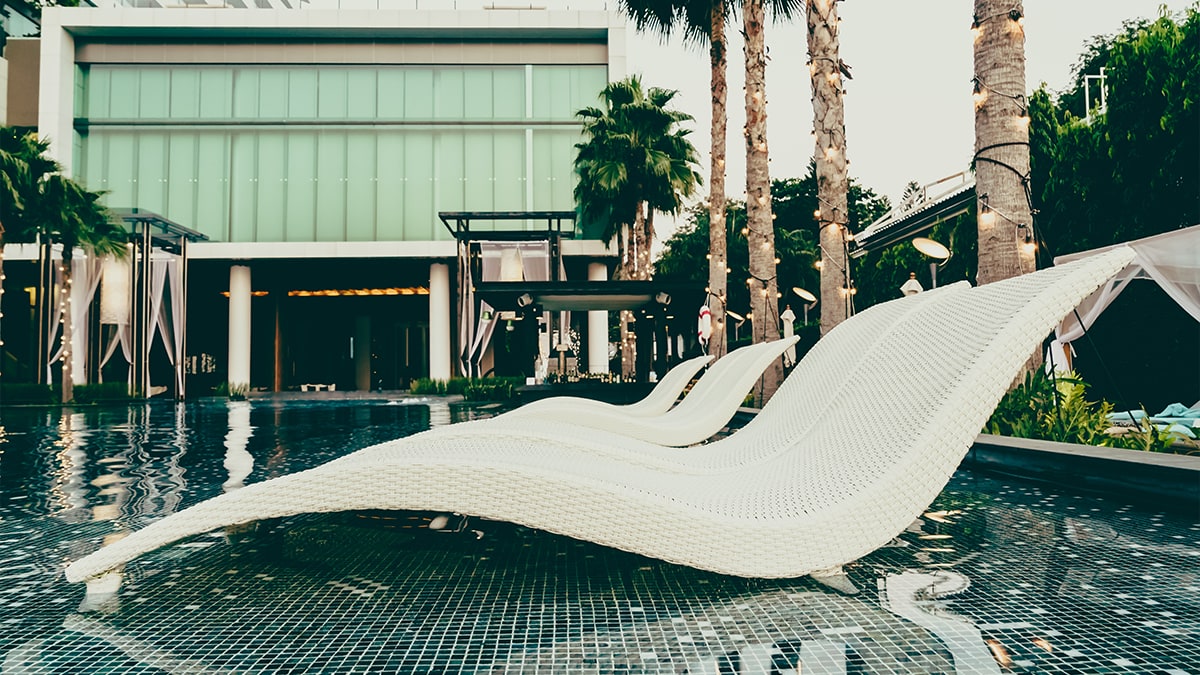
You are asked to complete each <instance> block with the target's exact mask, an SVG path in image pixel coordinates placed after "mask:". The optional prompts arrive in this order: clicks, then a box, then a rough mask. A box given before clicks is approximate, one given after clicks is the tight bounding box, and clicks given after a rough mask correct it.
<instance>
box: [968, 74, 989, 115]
mask: <svg viewBox="0 0 1200 675" xmlns="http://www.w3.org/2000/svg"><path fill="white" fill-rule="evenodd" d="M974 82H975V87H974V91H972V92H971V100H972V101H974V102H975V107H976V108H982V107H983V104H984V103H986V102H987V96H988V95H987V89H984V88H983V85H982V84H980V83H979V78H975V80H974Z"/></svg>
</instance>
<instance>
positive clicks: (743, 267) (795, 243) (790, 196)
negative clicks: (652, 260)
mask: <svg viewBox="0 0 1200 675" xmlns="http://www.w3.org/2000/svg"><path fill="white" fill-rule="evenodd" d="M771 196H772V203H771V210H772V212H773V213H774V214H775V216H776V220H775V234H776V236H775V246H776V248H775V250H776V257H777V258H778V260H779V262H778V263H776V270H777V274H778V277H779V288H780V290H781V291H782V295H783V297H782V298H780V299H779V306H781V307H782V306H786V305H792V306H793V312H794V313H795V314H796V315H797V316H798V317H799V316H803V312H802V311H801V310H800V303H801V302H802V301H801V300H800V299H799V298H798V297H796V296H795V295H794V294H793V293H792V290H791V289H792V288H793V287H799V288H804V289H806V290H809V291H813V290H814V289H816V288H817V287H818V283H819V281H820V279H819V277H820V272H819V271H818V270H817V268H816V267H815V264H814V263H816V261H817V259H818V257H817V244H816V234H815V228H814V227H813V226H812V220H813V211H814V210H816V208H817V204H818V203H819V201H818V199H817V178H816V174H815V172H814V170H813V167H811V166H810V167H809V173H808V175H806V176H805V177H803V178H786V179H782V180H776V181H773V183H772V186H771ZM849 204H850V221H851V226H852V227H854V228H858V229H861V228H862V227H863V226H865V225H866V224H867V223H869V222H871V221H872V220H875V219H876V218H878V217H879V216H880V215H882V214H883V213H884V212H886V211H887V209H888V202H887V199H885V198H883V197H880V196H878V195H876V194H875V193H874V192H873V191H872V190H869V189H867V188H864V187H862V186H860V185H859V184H858V183H857V182H856V181H854V180H851V181H850V199H849ZM727 209H728V213H729V217H728V219H727V222H728V230H727V232H726V234H727V235H728V241H729V252H728V255H729V270H730V272H729V278H730V279H731V280H732V281H731V283H730V284H729V308H730V309H731V310H732V311H734V312H736V313H738V314H739V315H742V316H745V314H746V312H747V310H748V309H749V307H750V291H749V285H748V284H747V280H749V279H750V276H749V247H748V245H747V236H746V235H747V228H746V205H745V203H744V202H741V201H729V202H728V203H727ZM708 237H709V220H708V210H707V207H705V206H703V205H701V206H697V207H695V208H693V209H692V210H691V211H690V212H689V213H688V222H687V223H686V224H685V225H683V226H682V227H680V228H679V230H678V231H677V232H676V233H675V234H674V235H672V237H671V238H670V239H668V240H667V242H666V247H665V249H664V251H663V254H662V255H661V256H660V257H659V259H658V261H657V264H656V270H657V271H656V277H657V278H660V279H668V280H671V281H681V282H688V283H692V284H696V285H700V284H703V283H705V281H706V279H707V276H706V274H705V272H706V267H707V266H706V265H705V262H706V260H705V258H706V256H707V255H708V241H709V238H708ZM809 321H810V324H812V325H816V323H817V314H816V313H810V315H809ZM724 328H725V329H726V330H727V331H728V330H729V327H728V324H726V325H725V326H724ZM738 335H739V338H740V339H741V340H742V341H743V342H748V341H749V335H748V334H747V333H738ZM729 336H730V337H731V338H732V336H733V333H732V332H730V333H729ZM805 342H806V343H807V344H802V345H801V349H807V347H810V346H812V345H811V342H812V341H811V340H806V341H805Z"/></svg>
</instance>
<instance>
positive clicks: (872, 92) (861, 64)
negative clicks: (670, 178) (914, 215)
mask: <svg viewBox="0 0 1200 675" xmlns="http://www.w3.org/2000/svg"><path fill="white" fill-rule="evenodd" d="M1164 3H1165V4H1166V5H1167V7H1168V8H1169V9H1170V10H1171V11H1172V12H1173V13H1174V12H1179V11H1180V10H1182V9H1183V8H1184V7H1186V6H1188V5H1189V4H1190V2H1187V1H1183V0H1025V14H1026V18H1025V35H1026V44H1025V54H1026V60H1027V61H1026V82H1027V84H1028V86H1029V89H1030V90H1031V91H1032V90H1033V89H1035V88H1036V87H1037V86H1038V84H1040V83H1041V82H1046V83H1047V84H1048V85H1049V86H1050V88H1051V89H1052V90H1060V89H1064V88H1065V87H1066V86H1067V85H1068V84H1069V82H1070V81H1071V68H1072V66H1073V65H1074V64H1075V63H1076V61H1077V60H1078V58H1079V55H1080V54H1081V53H1082V52H1083V48H1084V44H1085V43H1087V42H1088V41H1089V40H1090V39H1091V37H1092V36H1095V35H1111V34H1113V33H1116V32H1117V31H1119V30H1120V28H1121V24H1122V22H1123V21H1125V20H1126V19H1132V18H1137V17H1151V18H1153V17H1156V16H1157V15H1158V8H1159V6H1160V5H1161V4H1164ZM971 11H972V3H971V2H967V1H966V0H919V1H918V0H906V1H903V2H901V1H897V0H851V1H849V2H841V3H839V4H838V12H839V16H840V17H841V18H842V24H841V28H842V32H841V57H842V60H843V61H845V62H846V63H847V64H849V65H850V67H851V68H852V71H853V76H854V77H853V79H852V80H849V81H848V82H847V94H846V98H845V105H846V142H847V146H848V147H847V152H848V156H849V158H850V175H851V176H852V177H853V178H855V179H857V180H858V181H859V182H860V183H861V184H862V185H864V186H866V187H868V188H871V189H873V190H875V191H876V192H877V193H879V194H882V195H885V196H888V197H889V198H891V199H892V201H893V203H895V202H896V201H898V199H899V196H900V194H901V193H902V192H903V190H904V186H905V184H906V183H908V181H910V180H915V181H917V182H919V183H922V184H924V183H929V182H933V181H935V180H938V179H940V178H943V177H945V176H947V175H950V174H954V173H957V172H959V171H963V170H966V169H967V168H968V167H969V163H970V159H971V153H972V148H973V147H974V112H973V108H972V103H971V77H972V73H971V70H972V59H973V56H972V44H971V33H970V24H971ZM730 28H731V30H730V31H729V35H730V48H729V56H730V59H729V100H730V105H729V148H728V161H727V169H728V173H727V177H726V189H727V191H728V193H729V195H730V196H741V195H744V194H745V147H744V145H743V143H742V135H741V129H742V126H743V124H744V121H745V114H744V106H745V103H744V100H745V99H744V93H743V89H742V84H743V82H744V63H743V60H742V41H741V36H740V34H739V30H738V27H737V26H730ZM630 33H631V36H630V38H629V63H628V71H629V73H640V74H641V75H642V78H643V85H645V86H658V87H665V88H673V89H678V90H679V92H680V93H679V95H678V96H677V97H676V99H675V101H676V103H677V108H678V109H680V110H683V111H684V112H687V113H689V114H691V115H692V116H694V117H695V118H696V121H695V130H694V131H693V143H695V145H696V148H697V149H698V150H699V151H700V154H701V155H702V160H701V165H702V167H703V173H705V174H706V175H707V172H708V166H709V159H708V154H709V140H708V136H709V134H708V129H709V124H710V121H709V120H710V117H711V116H710V105H711V104H710V99H709V88H710V87H709V60H708V52H707V49H706V48H697V47H690V46H685V45H683V44H682V43H681V42H680V41H678V40H673V41H672V42H671V43H667V44H663V43H662V42H661V40H660V38H658V37H657V36H653V35H639V34H635V33H633V31H632V29H631V31H630ZM766 39H767V45H768V49H769V58H770V60H769V61H768V64H767V101H768V107H767V130H768V143H769V151H770V155H771V176H772V178H787V177H798V176H802V175H803V174H804V172H805V170H806V168H807V166H808V161H809V158H810V157H811V155H812V151H813V145H812V140H811V136H810V135H809V133H810V130H811V128H812V104H811V101H810V94H809V81H808V77H809V76H808V69H807V67H806V65H805V64H806V62H807V38H806V36H805V28H804V25H803V20H802V19H801V21H799V22H795V23H792V24H786V25H772V24H768V26H767V38H766ZM706 185H707V182H706ZM703 191H704V193H705V194H707V187H705V188H704V189H703ZM663 224H664V225H665V224H666V223H663ZM662 230H669V228H667V227H662V228H661V230H660V236H663V237H665V236H667V235H669V231H667V232H662Z"/></svg>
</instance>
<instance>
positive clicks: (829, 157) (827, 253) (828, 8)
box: [808, 0, 854, 335]
mask: <svg viewBox="0 0 1200 675" xmlns="http://www.w3.org/2000/svg"><path fill="white" fill-rule="evenodd" d="M839 52H840V47H839V44H838V17H837V3H836V2H834V1H833V0H810V2H809V3H808V57H809V65H808V70H809V74H810V77H811V79H812V92H813V98H812V104H813V137H814V139H815V141H816V147H815V149H814V153H813V154H814V160H815V162H816V171H817V200H818V204H819V208H818V209H817V211H816V214H815V216H816V220H817V225H818V230H819V236H818V240H819V241H820V245H821V334H822V335H824V334H826V333H828V332H829V331H831V330H833V329H834V327H836V326H837V325H838V324H839V323H841V322H842V321H845V320H846V318H847V317H848V316H850V314H851V313H852V312H853V308H854V305H853V295H852V294H853V291H854V286H853V283H852V281H851V279H850V273H849V270H850V268H849V258H848V256H847V255H846V254H847V252H848V242H849V236H850V231H849V223H850V221H849V216H848V214H849V208H850V206H849V189H850V183H849V176H848V172H847V170H846V163H847V160H846V122H845V110H844V107H843V105H842V94H843V92H844V90H843V84H842V78H843V76H845V77H849V69H848V68H847V66H846V65H845V64H844V63H843V62H842V60H841V57H840V54H839Z"/></svg>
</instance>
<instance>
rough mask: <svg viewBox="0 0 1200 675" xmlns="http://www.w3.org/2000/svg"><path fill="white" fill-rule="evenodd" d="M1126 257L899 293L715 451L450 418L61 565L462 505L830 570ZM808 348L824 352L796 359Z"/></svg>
mask: <svg viewBox="0 0 1200 675" xmlns="http://www.w3.org/2000/svg"><path fill="white" fill-rule="evenodd" d="M1131 258H1132V252H1131V251H1129V250H1128V249H1118V250H1115V251H1112V252H1109V253H1106V254H1102V255H1098V256H1093V257H1090V258H1087V259H1084V260H1080V261H1077V262H1075V263H1072V264H1069V265H1066V266H1063V267H1056V268H1051V269H1048V270H1043V271H1041V272H1037V273H1034V274H1028V275H1024V276H1021V277H1017V278H1014V279H1008V280H1005V281H1001V282H997V283H994V284H989V285H987V286H983V287H980V288H974V289H968V290H962V291H958V292H946V293H939V294H937V295H936V296H932V294H931V296H932V297H930V298H928V299H926V300H925V301H922V302H919V303H909V304H907V305H900V303H903V302H904V301H898V303H897V306H903V307H904V308H905V311H902V312H899V313H898V314H899V316H896V317H895V319H894V320H893V321H892V322H891V323H890V325H888V326H887V327H886V334H884V335H880V336H878V337H877V338H876V339H875V341H874V344H873V345H872V347H871V348H870V349H868V350H867V351H866V352H864V353H862V354H861V356H860V359H859V362H858V364H857V365H856V367H855V368H854V369H852V371H851V372H840V371H837V370H834V371H832V372H830V371H827V370H826V369H825V368H824V366H822V364H820V363H819V362H818V363H814V364H812V365H810V366H809V367H808V368H807V373H808V375H809V376H811V377H812V378H813V382H812V383H807V382H805V383H802V384H804V385H805V386H804V391H805V392H806V393H805V396H808V397H810V398H811V397H814V396H819V391H820V384H822V383H830V382H835V383H836V384H837V386H836V387H832V388H829V389H826V391H828V392H831V393H829V394H828V400H825V401H822V402H821V403H822V404H823V413H822V414H821V415H820V416H819V417H818V418H817V419H797V418H796V417H793V416H791V415H789V414H787V413H788V411H787V410H783V409H780V408H778V407H777V406H774V402H773V403H772V405H770V406H768V407H767V408H766V409H764V410H763V412H762V414H761V415H760V418H761V417H764V416H768V413H770V415H769V420H762V421H761V422H760V423H759V427H760V428H761V429H762V431H757V432H755V433H754V434H751V436H750V437H749V438H746V437H745V433H746V431H749V429H747V430H743V431H742V432H739V433H737V434H734V435H733V436H732V437H730V439H728V440H727V441H724V442H722V443H720V444H717V443H714V444H712V445H711V446H702V447H705V448H707V447H713V446H718V445H720V447H721V448H724V449H725V450H727V451H728V452H729V453H732V459H733V461H726V462H722V463H721V464H720V465H703V464H701V465H692V464H686V463H679V464H671V463H661V462H660V459H658V458H649V461H638V460H637V458H638V457H639V454H638V453H636V452H625V451H623V450H614V449H612V448H610V447H609V446H610V445H617V446H626V445H630V444H632V445H635V446H639V445H640V450H649V449H655V450H656V451H657V452H660V453H661V452H664V451H668V450H669V451H670V452H671V453H674V454H675V455H680V454H688V453H689V452H690V451H681V450H676V449H667V448H660V447H658V446H654V445H653V444H648V443H642V444H638V443H637V442H636V441H632V440H630V439H628V438H623V437H620V436H618V435H615V434H603V433H602V432H599V431H598V430H591V429H589V430H587V433H586V434H580V433H575V434H574V435H571V436H568V437H555V436H554V435H553V434H552V433H550V434H548V433H539V431H540V430H518V429H512V430H507V431H505V432H504V433H502V434H501V433H486V434H485V433H479V431H478V429H470V430H464V432H462V433H458V434H456V433H453V432H452V431H451V430H450V429H446V430H444V431H443V432H442V433H437V434H432V433H430V434H421V435H418V436H415V437H411V438H409V439H400V440H398V441H393V442H389V443H385V444H382V445H379V446H374V447H371V448H367V449H365V450H362V451H359V452H356V453H354V454H352V455H349V456H347V457H344V458H341V459H339V460H335V461H333V462H330V463H328V464H325V465H323V466H320V467H317V468H314V469H310V470H308V471H303V472H300V473H296V474H292V475H289V476H283V477H280V478H276V479H272V480H268V481H264V482H262V483H257V484H252V485H249V486H246V487H245V488H242V489H241V490H238V491H236V492H231V493H227V494H224V495H221V496H219V497H215V498H213V499H210V500H208V501H205V502H202V503H200V504H197V505H195V506H193V507H191V508H189V509H186V510H184V511H181V512H179V513H177V514H174V515H171V516H168V517H167V518H164V519H162V520H160V521H157V522H155V523H153V524H151V525H149V526H147V527H146V528H143V529H142V530H139V531H137V532H134V533H132V534H130V535H129V536H127V537H125V538H123V539H120V540H118V541H116V542H114V543H112V544H110V545H109V546H106V547H104V548H102V549H100V550H99V551H96V552H95V553H92V554H91V555H88V556H86V557H84V558H82V559H80V560H78V561H76V562H75V563H73V564H71V565H70V566H69V567H68V568H67V570H66V574H67V579H68V580H70V581H81V580H85V579H90V578H95V577H99V576H101V575H103V574H104V573H106V572H108V571H110V570H113V569H114V568H116V567H118V566H120V565H122V564H123V563H126V562H128V561H130V560H132V559H134V558H136V557H137V556H139V555H141V554H143V553H145V552H148V551H152V550H154V549H157V548H159V547H162V546H164V545H167V544H169V543H171V542H174V541H177V540H179V539H182V538H184V537H189V536H192V535H197V534H201V533H204V532H208V531H211V530H214V529H217V528H220V527H224V526H229V525H236V524H240V523H247V522H252V521H257V520H262V519H266V518H278V517H283V516H290V515H295V514H301V513H309V512H330V511H345V510H358V509H403V510H409V509H411V510H439V511H455V512H461V513H465V514H469V515H475V516H479V517H483V518H492V519H498V520H506V521H511V522H515V523H520V524H524V525H527V526H530V527H535V528H539V529H543V530H547V531H551V532H556V533H559V534H563V535H567V536H571V537H576V538H579V539H585V540H588V541H593V542H596V543H599V544H603V545H608V546H613V547H616V548H620V549H624V550H628V551H633V552H635V553H640V554H643V555H647V556H651V557H655V558H659V559H662V560H667V561H671V562H676V563H680V564H684V565H690V566H692V567H697V568H701V569H707V570H712V571H715V572H720V573H725V574H734V575H741V576H751V577H794V576H801V575H804V574H825V573H828V571H829V570H831V569H836V568H838V567H839V566H841V565H843V564H845V563H847V562H850V561H853V560H856V559H858V558H859V557H861V556H863V555H865V554H867V553H869V552H871V551H872V550H874V549H876V548H878V547H879V546H882V545H883V544H885V543H887V542H888V541H889V540H891V539H892V538H893V537H894V536H895V535H896V534H897V533H899V532H901V531H902V530H903V529H904V528H905V527H906V526H907V525H908V524H910V523H911V522H912V521H913V519H914V518H915V517H917V516H918V515H920V513H921V512H922V511H923V509H925V508H926V507H927V506H928V505H929V504H930V503H931V502H932V501H933V499H934V498H935V497H936V496H937V495H938V493H939V492H940V491H941V489H942V488H943V487H944V486H945V484H946V481H947V480H948V479H949V477H950V475H951V474H952V473H953V472H954V470H955V468H956V467H957V466H958V464H959V462H960V460H961V459H962V457H963V455H964V454H965V453H966V451H967V450H968V448H970V446H971V443H972V442H973V440H974V438H975V436H976V435H977V434H978V432H979V429H980V428H982V426H983V424H984V422H985V421H986V420H987V418H988V416H989V415H990V414H991V412H992V410H993V409H994V407H995V405H996V403H997V402H998V401H999V400H1000V397H1001V396H1002V395H1003V394H1004V392H1005V390H1006V389H1007V387H1008V385H1009V384H1010V383H1011V382H1012V380H1013V378H1014V376H1015V375H1016V374H1017V373H1018V372H1019V371H1020V369H1021V367H1022V365H1023V364H1024V363H1025V361H1026V359H1027V358H1028V356H1029V355H1030V354H1031V353H1033V351H1034V350H1035V349H1036V348H1037V347H1038V345H1039V344H1040V342H1041V340H1042V338H1043V337H1044V336H1045V335H1046V334H1047V333H1049V331H1050V329H1051V328H1052V327H1053V326H1054V325H1055V324H1056V323H1057V322H1058V320H1059V319H1061V318H1062V317H1063V316H1064V315H1065V314H1066V313H1067V312H1069V311H1070V310H1071V309H1072V308H1073V307H1074V306H1075V305H1076V304H1077V303H1078V302H1079V301H1080V300H1081V299H1082V298H1083V297H1085V296H1086V295H1087V294H1089V293H1090V292H1091V291H1093V290H1094V289H1095V288H1096V287H1098V286H1099V285H1100V284H1101V283H1103V282H1104V281H1105V280H1107V279H1108V278H1109V277H1110V276H1112V275H1113V274H1115V273H1116V272H1117V271H1119V270H1120V269H1122V268H1123V267H1124V266H1125V265H1126V264H1127V263H1128V262H1129V260H1130V259H1131ZM910 308H911V309H910ZM883 313H884V314H886V313H887V312H883ZM864 314H866V313H864ZM875 314H881V313H878V312H877V313H873V314H872V316H874V315H875ZM830 337H832V335H830V336H827V339H828V338H830ZM814 352H817V350H814ZM814 358H819V353H811V354H810V355H809V356H808V357H806V358H805V361H810V360H812V359H814ZM840 365H841V364H838V366H840ZM796 374H797V373H793V375H792V378H794V377H795V376H796ZM790 380H791V378H789V382H788V383H785V387H786V385H787V384H790ZM813 387H816V389H813ZM782 391H783V390H782V389H781V392H782ZM814 392H818V393H814ZM776 398H777V399H778V395H777V397H776ZM813 407H814V408H816V407H820V406H819V405H818V406H813ZM773 411H775V412H773ZM556 428H557V427H556ZM575 429H576V430H577V432H578V428H577V427H576V428H575ZM760 434H761V435H766V434H770V435H771V436H773V437H776V438H778V439H781V442H780V444H779V447H782V448H784V449H782V450H779V451H776V452H775V453H774V454H771V455H769V456H758V457H755V458H754V459H753V460H752V461H745V462H739V461H736V458H737V456H738V455H742V454H745V455H754V453H755V449H754V447H753V445H754V443H755V440H756V437H758V438H761V436H757V435H760ZM654 462H660V464H654Z"/></svg>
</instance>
